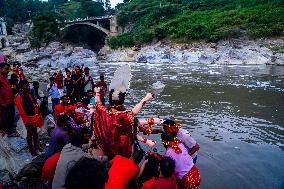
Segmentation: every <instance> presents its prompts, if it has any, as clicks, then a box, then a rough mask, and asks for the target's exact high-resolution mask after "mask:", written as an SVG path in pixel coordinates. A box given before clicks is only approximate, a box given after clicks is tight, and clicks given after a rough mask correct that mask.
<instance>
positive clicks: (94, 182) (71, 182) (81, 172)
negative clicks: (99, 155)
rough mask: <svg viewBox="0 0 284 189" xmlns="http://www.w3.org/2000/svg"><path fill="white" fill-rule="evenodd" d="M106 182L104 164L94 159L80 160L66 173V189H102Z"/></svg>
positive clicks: (106, 174) (106, 176)
mask: <svg viewBox="0 0 284 189" xmlns="http://www.w3.org/2000/svg"><path fill="white" fill-rule="evenodd" d="M107 180H108V172H107V168H106V164H105V163H102V162H99V161H98V160H96V159H91V158H81V159H80V160H79V161H78V162H77V163H76V164H75V165H74V166H73V167H72V169H71V170H70V171H69V172H68V174H67V176H66V180H65V188H66V189H79V188H82V189H85V188H86V189H87V188H92V189H103V188H104V185H105V182H106V181H107Z"/></svg>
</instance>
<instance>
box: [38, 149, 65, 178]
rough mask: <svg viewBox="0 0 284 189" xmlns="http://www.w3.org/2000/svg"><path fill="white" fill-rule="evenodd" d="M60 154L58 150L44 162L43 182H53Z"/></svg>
mask: <svg viewBox="0 0 284 189" xmlns="http://www.w3.org/2000/svg"><path fill="white" fill-rule="evenodd" d="M60 155H61V152H57V153H55V154H53V155H52V156H51V157H49V158H48V159H47V160H46V161H45V162H44V165H43V167H42V175H41V180H42V181H43V182H50V183H51V182H52V180H53V177H54V174H55V169H56V165H57V162H58V160H59V158H60Z"/></svg>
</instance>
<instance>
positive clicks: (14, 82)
mask: <svg viewBox="0 0 284 189" xmlns="http://www.w3.org/2000/svg"><path fill="white" fill-rule="evenodd" d="M9 83H10V85H11V88H12V89H13V92H14V95H16V94H17V93H18V83H19V77H18V75H17V74H14V73H12V74H11V76H10V79H9Z"/></svg>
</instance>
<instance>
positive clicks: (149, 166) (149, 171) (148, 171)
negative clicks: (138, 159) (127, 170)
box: [142, 153, 161, 181]
mask: <svg viewBox="0 0 284 189" xmlns="http://www.w3.org/2000/svg"><path fill="white" fill-rule="evenodd" d="M145 160H148V162H147V163H146V165H145V168H144V171H143V173H142V179H143V180H144V181H146V180H149V179H151V178H152V177H156V178H157V177H159V175H160V172H159V164H160V160H161V156H160V155H159V154H157V153H148V154H147V156H146V157H145Z"/></svg>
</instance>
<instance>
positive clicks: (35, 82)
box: [33, 81, 39, 89]
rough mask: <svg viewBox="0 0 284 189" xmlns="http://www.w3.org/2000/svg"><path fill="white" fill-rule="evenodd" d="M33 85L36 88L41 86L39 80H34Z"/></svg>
mask: <svg viewBox="0 0 284 189" xmlns="http://www.w3.org/2000/svg"><path fill="white" fill-rule="evenodd" d="M33 87H34V88H35V89H38V88H39V82H38V81H34V82H33Z"/></svg>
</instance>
